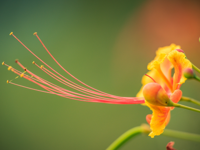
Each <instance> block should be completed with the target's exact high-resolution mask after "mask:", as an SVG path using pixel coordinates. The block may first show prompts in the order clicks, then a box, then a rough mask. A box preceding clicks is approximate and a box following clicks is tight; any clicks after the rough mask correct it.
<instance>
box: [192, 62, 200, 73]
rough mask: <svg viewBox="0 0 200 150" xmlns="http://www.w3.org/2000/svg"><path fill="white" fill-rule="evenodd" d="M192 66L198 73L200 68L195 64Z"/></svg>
mask: <svg viewBox="0 0 200 150" xmlns="http://www.w3.org/2000/svg"><path fill="white" fill-rule="evenodd" d="M192 68H193V69H194V70H196V71H198V72H199V73H200V69H199V68H198V67H197V66H195V65H194V64H192Z"/></svg>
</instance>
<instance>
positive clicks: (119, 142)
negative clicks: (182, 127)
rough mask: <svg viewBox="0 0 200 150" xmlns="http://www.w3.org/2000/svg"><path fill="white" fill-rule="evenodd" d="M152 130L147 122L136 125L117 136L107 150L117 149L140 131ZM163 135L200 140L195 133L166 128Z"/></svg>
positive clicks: (147, 132)
mask: <svg viewBox="0 0 200 150" xmlns="http://www.w3.org/2000/svg"><path fill="white" fill-rule="evenodd" d="M150 132H151V129H150V127H149V126H148V125H146V124H143V125H141V126H138V127H134V128H132V129H130V130H128V131H126V132H125V133H124V134H122V135H121V136H120V137H119V138H117V139H116V140H115V141H114V142H113V143H112V144H111V145H110V146H109V147H108V148H107V149H106V150H117V149H118V148H120V147H121V146H122V145H123V144H125V143H126V142H127V141H128V140H129V139H130V138H131V137H135V136H136V135H138V134H140V133H146V134H149V133H150ZM162 135H164V136H169V137H174V138H179V139H184V140H190V141H196V142H200V135H198V134H193V133H187V132H181V131H175V130H169V129H165V131H164V132H163V133H162Z"/></svg>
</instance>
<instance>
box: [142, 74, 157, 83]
mask: <svg viewBox="0 0 200 150" xmlns="http://www.w3.org/2000/svg"><path fill="white" fill-rule="evenodd" d="M144 75H146V76H147V77H149V78H150V79H151V80H153V82H155V83H156V81H155V80H154V79H153V78H152V77H151V76H150V75H148V74H144Z"/></svg>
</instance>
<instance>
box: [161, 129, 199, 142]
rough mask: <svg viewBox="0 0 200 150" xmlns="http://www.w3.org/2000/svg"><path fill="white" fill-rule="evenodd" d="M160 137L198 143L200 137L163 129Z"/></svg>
mask: <svg viewBox="0 0 200 150" xmlns="http://www.w3.org/2000/svg"><path fill="white" fill-rule="evenodd" d="M162 135H165V136H170V137H175V138H179V139H184V140H190V141H196V142H200V135H198V134H193V133H187V132H181V131H175V130H169V129H165V131H164V132H163V134H162Z"/></svg>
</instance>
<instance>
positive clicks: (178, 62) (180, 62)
mask: <svg viewBox="0 0 200 150" xmlns="http://www.w3.org/2000/svg"><path fill="white" fill-rule="evenodd" d="M167 58H168V59H169V61H170V62H171V63H172V64H173V65H174V66H178V67H179V69H181V74H182V72H183V70H184V69H186V68H190V69H192V63H191V62H190V61H189V60H188V59H187V58H186V56H185V54H184V53H181V52H178V51H172V52H170V53H169V55H168V57H167ZM186 80H187V79H186V78H185V77H184V76H183V74H182V77H181V79H180V82H179V83H180V84H182V83H184V82H185V81H186Z"/></svg>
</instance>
